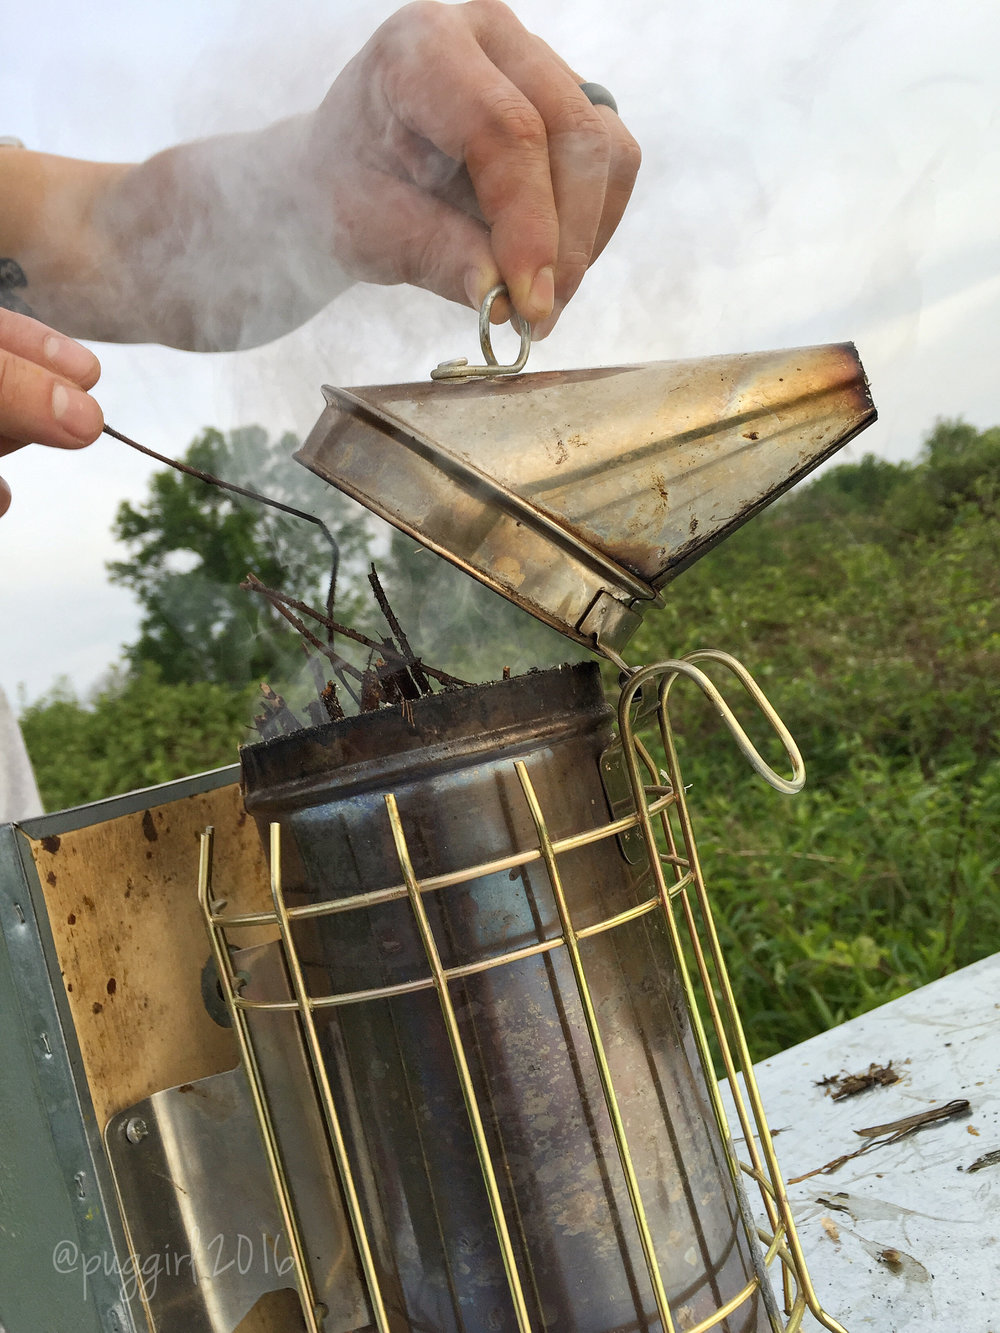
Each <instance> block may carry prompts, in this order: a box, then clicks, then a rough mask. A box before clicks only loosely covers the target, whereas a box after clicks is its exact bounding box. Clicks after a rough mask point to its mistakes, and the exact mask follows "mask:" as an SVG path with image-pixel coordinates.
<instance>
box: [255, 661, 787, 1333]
mask: <svg viewBox="0 0 1000 1333" xmlns="http://www.w3.org/2000/svg"><path fill="white" fill-rule="evenodd" d="M610 738H611V711H610V709H609V708H608V707H607V705H606V703H605V701H604V698H603V695H602V691H601V686H600V677H599V673H598V670H597V667H596V666H595V665H594V664H593V663H586V664H583V665H580V666H574V667H571V668H570V667H564V668H561V669H557V670H553V671H546V672H532V673H529V674H528V675H526V676H522V677H518V678H515V679H513V680H507V681H501V682H498V683H496V684H492V685H483V686H474V687H469V688H467V689H464V690H456V691H449V692H446V693H443V694H438V695H433V696H427V697H424V698H421V699H418V700H416V701H415V702H414V703H413V706H412V716H408V715H406V714H404V713H403V712H402V711H400V710H398V709H397V710H389V709H384V710H382V711H380V712H378V713H375V714H363V715H359V716H357V717H350V718H347V719H345V720H343V721H340V722H337V723H331V724H330V725H328V726H322V727H317V728H314V729H312V730H310V731H307V732H300V733H298V734H295V735H292V736H287V737H280V738H276V739H274V740H270V741H266V742H262V743H260V744H257V745H253V746H249V747H247V748H246V749H244V750H243V752H242V760H243V774H244V783H245V788H246V804H247V808H248V810H249V811H250V813H251V814H252V815H253V816H254V817H255V819H256V820H257V821H258V822H259V823H260V825H261V827H262V829H263V828H266V827H267V826H268V825H269V824H270V823H271V822H272V821H277V822H279V823H280V824H281V826H282V834H283V837H282V846H283V857H282V859H283V862H284V864H283V868H282V869H283V881H284V889H285V892H286V896H288V897H289V898H290V899H291V900H292V901H295V902H300V903H314V902H320V901H330V900H338V899H344V898H348V897H351V896H353V895H361V894H365V895H371V894H378V892H379V891H380V890H384V889H387V888H390V887H391V886H394V885H400V884H401V883H402V879H403V875H402V871H401V862H400V859H399V855H398V853H397V850H396V843H395V841H394V838H393V835H392V829H391V826H390V820H389V816H388V813H387V803H386V795H387V794H388V793H392V794H393V795H394V796H395V800H396V802H397V804H398V810H399V817H400V824H401V827H402V830H403V833H404V834H405V839H406V845H407V849H408V854H409V858H410V859H411V861H412V866H413V871H414V874H415V876H416V879H417V880H418V881H420V882H423V881H426V880H427V879H429V878H432V877H440V876H447V875H455V876H456V877H457V878H458V879H459V881H460V882H457V883H455V882H453V883H451V885H450V886H447V887H438V888H433V887H431V888H426V887H425V889H424V891H423V892H422V894H421V900H422V902H423V904H424V908H425V910H426V913H427V917H428V920H429V923H430V927H431V930H432V933H433V936H434V939H435V942H436V947H437V950H438V951H439V952H440V956H441V963H442V965H443V967H444V969H445V970H447V971H449V973H450V976H449V980H448V983H447V989H448V991H449V994H450V997H451V999H452V1001H453V1004H454V1008H455V1013H456V1016H457V1020H458V1027H459V1031H460V1036H461V1045H462V1048H463V1050H464V1053H465V1057H466V1059H467V1061H468V1067H469V1071H470V1075H471V1081H472V1085H473V1087H474V1095H475V1101H476V1104H477V1106H478V1108H479V1111H480V1113H481V1116H482V1122H483V1128H484V1135H485V1147H486V1149H487V1151H488V1156H489V1159H490V1161H491V1162H492V1164H493V1167H494V1172H495V1179H496V1182H497V1187H498V1190H499V1195H500V1199H501V1202H502V1213H503V1220H504V1224H505V1226H506V1230H507V1232H508V1233H509V1236H510V1240H511V1245H512V1248H513V1253H514V1256H515V1258H516V1270H517V1277H518V1281H519V1284H520V1286H521V1288H522V1290H523V1293H524V1299H525V1302H526V1306H527V1313H528V1318H529V1320H530V1327H531V1328H536V1329H540V1328H542V1327H547V1328H553V1329H565V1330H567V1333H569V1331H570V1330H572V1333H611V1330H628V1329H656V1328H659V1327H661V1323H660V1320H659V1317H658V1315H657V1307H656V1303H655V1299H654V1296H653V1289H652V1282H651V1278H650V1276H649V1272H648V1265H647V1263H646V1261H645V1259H644V1255H643V1250H642V1247H641V1244H640V1241H639V1238H638V1231H637V1225H636V1221H635V1218H634V1210H633V1205H632V1202H631V1201H630V1197H629V1193H628V1191H627V1188H626V1182H625V1173H624V1169H623V1166H622V1162H621V1160H620V1153H619V1151H618V1148H617V1147H616V1141H615V1137H614V1135H613V1133H612V1127H611V1119H610V1115H609V1110H608V1105H607V1102H606V1097H605V1095H604V1091H603V1089H602V1083H601V1080H600V1078H599V1075H598V1065H597V1059H596V1057H595V1051H594V1048H593V1047H592V1044H591V1040H590V1036H589V1034H588V1028H587V1025H586V1023H585V1017H584V1008H583V1002H582V1000H581V992H580V990H579V988H578V984H577V977H576V976H575V975H574V971H573V969H572V967H571V963H570V958H569V955H568V951H567V948H566V947H565V946H564V944H563V943H561V938H562V929H561V924H560V916H559V913H558V911H557V905H556V901H555V897H554V894H553V889H552V884H551V882H550V877H549V875H548V873H547V871H546V868H545V861H544V859H543V858H541V857H539V855H538V849H539V833H538V830H537V827H536V822H535V821H534V820H533V818H532V813H531V810H530V808H529V805H528V801H527V799H526V796H525V791H524V789H523V784H522V783H521V782H520V781H519V779H518V775H517V772H516V770H515V761H516V760H521V761H523V763H524V764H525V766H526V769H527V773H528V775H529V777H530V781H531V785H532V786H533V788H534V791H535V793H536V795H537V798H538V802H539V804H540V806H541V809H542V812H543V814H544V817H545V821H546V823H547V825H548V829H549V832H550V834H551V837H552V838H553V839H554V840H556V842H557V843H558V841H559V840H560V839H564V838H566V837H569V836H571V835H576V834H581V833H585V832H587V831H589V830H596V829H599V828H601V827H602V826H607V825H608V824H609V823H610V822H611V814H610V812H609V808H608V802H607V798H606V796H605V791H604V788H603V785H602V781H601V771H600V761H601V756H602V753H603V752H604V750H605V748H606V747H607V745H608V743H609V740H610ZM517 854H523V859H522V861H521V862H519V863H518V864H515V865H513V866H512V867H510V868H506V869H504V870H502V871H499V872H496V873H492V874H485V875H480V876H478V877H476V878H474V879H472V880H468V879H466V880H464V882H463V881H462V877H461V875H460V874H458V873H457V872H461V871H462V870H463V869H464V868H468V867H476V866H480V865H482V864H483V863H486V862H490V861H494V860H501V859H503V858H508V857H511V856H515V855H517ZM532 854H533V855H532ZM558 867H559V871H560V872H561V874H560V877H561V880H562V884H563V888H564V892H565V899H566V904H567V906H568V909H569V911H570V913H571V915H572V919H573V924H574V927H575V929H576V931H578V932H584V938H582V939H581V940H580V957H581V960H582V963H583V965H584V968H585V972H586V977H587V983H588V987H589V992H590V998H591V999H592V1001H593V1005H594V1008H595V1011H596V1015H597V1020H598V1025H599V1029H600V1035H601V1038H602V1043H603V1047H604V1050H605V1052H606V1057H607V1062H608V1066H609V1069H610V1074H611V1078H612V1081H613V1086H614V1089H615V1093H616V1097H617V1102H618V1107H619V1110H620V1113H621V1118H622V1123H623V1126H624V1130H625V1134H626V1136H627V1142H628V1150H629V1153H630V1155H631V1160H632V1164H633V1167H634V1171H635V1178H636V1180H637V1181H638V1185H639V1191H640V1195H641V1200H642V1207H643V1210H644V1212H645V1215H646V1219H647V1221H648V1226H649V1233H650V1235H651V1237H652V1241H653V1246H654V1249H655V1253H656V1258H657V1262H658V1265H659V1267H660V1270H661V1273H662V1280H663V1284H664V1287H665V1289H666V1295H667V1297H668V1299H669V1306H670V1309H671V1311H672V1312H673V1314H674V1318H675V1321H676V1326H677V1327H678V1328H679V1329H683V1328H692V1327H694V1326H696V1325H698V1324H699V1323H700V1321H702V1320H706V1319H711V1317H712V1315H713V1314H714V1313H715V1312H717V1311H718V1310H720V1308H721V1307H723V1306H724V1305H725V1304H726V1302H727V1301H729V1300H731V1299H732V1298H734V1297H735V1296H736V1295H737V1294H738V1293H739V1292H740V1290H741V1289H743V1288H744V1287H745V1286H746V1284H747V1283H748V1282H750V1281H751V1280H752V1279H753V1278H754V1277H755V1276H759V1274H760V1271H761V1270H760V1267H759V1257H758V1256H757V1255H756V1254H751V1253H750V1252H749V1248H748V1242H747V1240H746V1233H745V1231H744V1228H743V1226H742V1225H741V1219H740V1196H739V1194H738V1190H737V1187H736V1186H735V1185H734V1181H733V1172H732V1170H731V1169H730V1166H729V1164H728V1161H727V1156H726V1150H725V1148H724V1146H723V1142H722V1139H721V1136H720V1132H719V1130H718V1128H717V1125H716V1122H715V1119H714V1117H713V1114H712V1110H711V1106H710V1102H709V1097H708V1093H707V1090H706V1086H705V1081H704V1077H703V1074H702V1071H701V1067H700V1065H699V1062H698V1057H697V1053H696V1050H695V1046H694V1042H693V1039H692V1036H691V1032H690V1028H689V1022H688V1016H687V1011H686V1009H685V1005H684V999H683V994H682V991H681V987H680V984H679V980H678V977H677V974H676V971H675V967H674V962H673V959H672V957H671V950H670V945H669V942H668V939H667V935H666V931H665V929H664V927H663V921H662V917H661V915H660V912H659V911H658V910H657V911H654V912H646V913H645V914H644V915H642V916H641V917H638V918H633V919H631V920H628V921H625V922H622V923H619V924H616V925H615V926H614V927H613V928H611V929H607V930H603V931H596V932H594V933H590V934H586V929H587V927H590V926H596V925H598V923H600V922H602V921H607V920H608V919H609V918H612V917H615V916H617V915H618V914H621V913H622V912H624V911H626V909H628V908H630V907H633V906H635V905H636V904H639V903H640V902H642V901H643V900H644V899H647V900H648V898H649V896H650V892H651V890H650V881H649V877H648V875H647V873H646V871H645V870H644V867H643V865H642V864H641V862H640V863H639V864H637V865H630V864H629V863H628V862H627V861H626V859H625V857H624V856H623V854H622V852H621V849H620V847H619V844H618V842H617V840H616V838H615V837H614V836H613V835H612V836H605V837H603V838H599V839H596V840H593V841H591V842H590V844H589V845H585V846H578V847H575V848H571V849H569V850H566V851H563V852H562V853H561V854H560V855H559V856H558ZM294 931H295V943H296V946H297V949H298V952H299V954H300V956H301V958H302V962H303V966H304V970H305V974H306V976H307V978H308V983H309V991H310V994H311V995H312V996H320V995H341V994H344V993H353V992H357V991H372V990H380V989H381V988H385V987H397V986H400V985H405V984H407V983H414V982H419V981H421V980H423V981H424V982H425V983H426V984H425V985H424V986H423V987H422V988H421V989H417V990H411V991H408V992H406V993H402V994H398V993H397V994H395V995H388V996H386V995H377V996H375V997H374V998H370V999H367V1000H364V1001H362V1002H352V1003H350V1004H345V1005H340V1006H326V1007H316V1008H315V1009H314V1010H313V1014H314V1018H315V1019H316V1021H317V1023H318V1024H319V1028H320V1035H321V1041H322V1046H323V1051H324V1058H325V1060H326V1062H327V1067H328V1070H329V1072H330V1075H331V1083H332V1088H333V1096H334V1100H335V1102H336V1105H337V1111H338V1115H339V1118H340V1121H341V1123H342V1125H343V1126H344V1130H345V1135H346V1139H347V1148H348V1156H349V1159H350V1163H351V1169H352V1174H353V1176H354V1178H355V1181H356V1183H357V1187H358V1191H359V1194H360V1196H361V1204H362V1212H363V1214H364V1216H365V1218H366V1219H367V1220H366V1225H367V1227H368V1231H369V1240H370V1243H371V1247H372V1251H373V1255H374V1262H375V1268H376V1269H377V1272H378V1283H379V1286H380V1288H381V1291H382V1296H383V1299H384V1302H385V1306H386V1309H387V1312H388V1316H389V1320H390V1323H391V1325H392V1327H393V1328H398V1329H400V1330H402V1329H404V1328H405V1329H407V1330H409V1329H421V1330H434V1331H435V1333H451V1331H452V1330H456V1331H457V1330H465V1331H466V1333H500V1331H502V1330H508V1329H510V1330H513V1329H515V1328H516V1327H517V1324H516V1322H515V1315H514V1305H513V1302H512V1298H511V1295H510V1290H509V1283H508V1279H507V1276H506V1275H505V1268H504V1264H503V1262H502V1258H501V1253H502V1252H501V1249H500V1245H499V1243H498V1239H497V1237H498V1229H497V1226H496V1224H495V1222H494V1217H493V1214H492V1212H491V1206H490V1200H489V1197H488V1193H487V1187H486V1184H485V1183H484V1172H483V1170H482V1168H481V1165H480V1157H479V1154H478V1153H477V1146H476V1142H475V1140H474V1136H473V1132H472V1130H471V1128H470V1123H471V1122H470V1115H469V1111H468V1108H467V1104H466V1099H465V1097H464V1096H463V1091H462V1088H461V1086H460V1081H459V1075H458V1073H457V1069H456V1061H455V1058H454V1057H453V1048H452V1045H451V1044H450V1042H449V1037H448V1033H447V1030H446V1025H445V1021H444V1018H443V1011H442V1005H441V1003H440V1001H439V998H438V994H437V992H436V991H435V990H434V989H433V987H432V986H431V985H430V982H429V980H428V979H429V977H430V968H429V965H428V954H427V952H426V949H425V945H424V943H423V942H422V938H421V935H420V932H419V930H418V925H417V921H416V917H415V915H414V911H413V909H412V908H411V904H410V901H409V899H408V898H407V897H406V896H405V895H400V896H397V897H396V898H395V899H393V900H391V901H384V899H382V900H379V901H377V902H375V903H373V904H366V905H364V906H362V907H360V908H353V909H352V910H349V911H344V912H339V913H337V914H335V915H325V916H317V917H312V918H306V917H296V918H295V926H294ZM544 942H549V943H550V947H548V948H543V949H542V950H537V949H535V951H533V952H529V953H528V955H527V956H524V951H525V950H531V949H532V947H533V946H537V945H539V944H541V943H544ZM511 955H513V957H511ZM490 962H492V963H493V964H494V965H492V966H484V964H487V963H490ZM456 969H457V970H459V972H460V974H459V975H457V976H456V975H455V970H456ZM305 1241H306V1245H307V1248H308V1246H309V1236H308V1235H306V1236H305ZM763 1286H764V1288H766V1287H767V1280H766V1278H765V1279H764V1281H763ZM713 1327H718V1328H720V1329H723V1330H728V1333H764V1331H765V1330H767V1329H769V1328H770V1327H771V1325H770V1323H769V1319H768V1312H767V1310H766V1309H765V1308H764V1301H763V1299H762V1297H761V1295H760V1293H759V1291H758V1292H755V1293H754V1294H752V1295H750V1296H748V1297H747V1299H745V1300H744V1301H743V1302H742V1303H741V1304H739V1305H738V1306H737V1308H736V1309H735V1310H734V1311H733V1312H732V1313H731V1314H729V1315H728V1316H727V1318H726V1319H725V1320H723V1321H721V1322H718V1323H717V1324H714V1325H713Z"/></svg>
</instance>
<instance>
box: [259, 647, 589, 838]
mask: <svg viewBox="0 0 1000 1333" xmlns="http://www.w3.org/2000/svg"><path fill="white" fill-rule="evenodd" d="M612 716H613V715H612V712H611V709H610V708H609V706H608V704H607V701H606V699H605V697H604V692H603V690H602V687H601V675H600V670H599V668H598V666H597V663H596V662H579V663H576V664H574V665H571V666H569V665H567V666H560V667H554V668H552V669H550V670H546V671H538V670H532V671H529V672H527V673H526V674H525V675H523V676H514V677H512V678H511V679H509V680H499V681H493V682H491V683H489V684H485V685H468V686H465V687H464V688H461V689H451V690H445V691H442V692H441V693H439V694H428V695H424V696H423V697H422V698H420V699H415V700H413V702H412V705H411V708H410V709H409V710H408V712H407V713H406V714H404V712H403V710H402V708H399V707H387V708H380V709H378V710H377V711H375V712H370V713H359V714H357V715H355V716H353V717H345V718H342V719H341V720H340V721H338V722H326V723H322V724H321V725H320V726H317V727H307V728H305V729H303V730H302V731H296V732H292V733H291V734H290V735H286V736H274V737H272V738H271V739H269V740H264V741H259V742H257V743H256V744H254V745H245V746H243V747H242V748H241V750H240V762H241V766H242V785H243V791H244V800H245V804H246V808H247V810H248V811H249V813H250V814H254V813H255V810H256V809H258V808H259V807H262V806H266V808H267V810H268V811H269V812H272V811H276V810H278V809H279V808H281V807H282V806H284V805H285V804H286V803H288V804H291V805H298V804H299V803H300V802H301V800H302V798H303V795H304V794H305V793H307V792H308V791H309V790H310V788H312V787H313V786H321V785H325V784H326V783H327V782H329V780H330V778H331V776H332V775H333V774H334V773H336V780H337V786H338V788H339V789H341V790H344V791H345V792H346V790H348V789H350V790H352V791H357V790H360V789H364V788H366V787H370V786H373V785H375V784H376V783H377V784H379V785H382V784H384V783H386V782H387V781H389V782H391V781H392V778H393V776H394V772H393V769H394V765H393V760H394V757H399V763H400V767H401V768H403V767H406V766H407V761H406V756H407V755H408V754H412V753H413V752H414V751H422V752H423V753H422V756H421V757H422V762H423V763H425V764H434V765H439V766H440V767H441V768H442V770H443V769H446V768H448V767H450V766H451V765H453V764H459V763H463V764H464V763H468V762H469V759H470V757H472V756H474V755H476V754H478V753H482V754H484V755H488V754H492V753H495V752H497V751H501V750H506V751H508V752H509V751H511V750H512V749H520V750H522V751H524V752H527V751H530V750H534V749H536V748H538V747H539V746H542V745H544V744H545V743H546V741H547V740H548V738H549V737H554V736H556V735H560V736H562V735H566V734H567V732H572V731H574V730H579V731H581V732H584V731H588V730H599V729H604V730H606V731H607V732H608V734H609V736H610V729H611V719H612ZM373 761H375V762H374V763H373ZM372 768H374V769H375V770H376V771H375V772H371V771H370V770H371V769H372ZM352 770H353V771H352Z"/></svg>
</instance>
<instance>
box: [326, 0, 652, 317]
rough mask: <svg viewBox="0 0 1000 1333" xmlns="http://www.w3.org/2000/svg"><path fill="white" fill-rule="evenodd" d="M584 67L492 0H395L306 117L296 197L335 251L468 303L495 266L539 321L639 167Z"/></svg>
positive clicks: (615, 218) (578, 269)
mask: <svg viewBox="0 0 1000 1333" xmlns="http://www.w3.org/2000/svg"><path fill="white" fill-rule="evenodd" d="M592 74H593V75H596V76H597V77H599V76H600V71H589V70H588V71H587V77H589V76H590V75H592ZM582 81H583V76H581V75H579V74H577V73H575V72H574V71H573V70H571V69H570V68H569V66H568V65H567V64H566V63H565V62H564V61H563V60H561V59H560V58H559V56H557V55H556V54H555V52H554V51H552V50H551V49H550V48H549V47H548V46H547V45H546V44H545V43H544V42H543V41H542V40H541V39H540V38H538V37H535V36H533V35H532V34H531V33H529V32H527V31H526V30H525V29H524V28H523V27H522V26H521V24H520V23H519V22H518V20H517V19H516V18H515V17H514V15H513V14H512V13H511V11H510V10H509V9H508V8H507V7H506V6H505V5H503V4H501V3H499V0H471V2H470V3H468V4H462V5H443V4H434V3H430V2H429V0H418V3H416V4H411V5H409V6H407V7H406V8H405V9H402V10H400V11H399V12H398V13H397V14H395V15H394V16H393V17H392V18H390V19H389V20H388V21H387V22H386V23H384V24H383V25H382V27H381V28H379V30H378V31H377V32H376V33H375V35H374V36H373V37H372V38H371V40H370V41H369V42H368V44H367V45H366V46H365V47H364V49H363V50H362V51H361V52H360V54H359V55H357V56H356V57H355V58H354V60H352V61H351V63H350V64H349V65H348V66H347V67H346V68H345V69H344V71H343V72H342V73H341V74H340V76H339V77H338V78H337V80H336V81H335V83H334V84H333V87H332V88H331V90H330V92H329V94H328V95H327V97H326V98H325V100H324V101H323V103H322V105H321V106H320V107H319V109H318V110H317V111H316V112H315V113H314V115H313V116H312V117H311V118H310V120H309V124H308V134H307V139H306V147H305V150H304V151H305V163H304V171H303V177H304V179H305V180H306V181H307V182H308V183H309V184H308V186H307V189H308V191H309V200H308V203H309V207H310V208H312V209H315V210H316V211H317V212H318V213H319V215H320V218H321V225H325V226H326V227H327V228H328V235H327V237H326V243H327V244H329V246H330V248H331V249H332V251H333V254H334V255H335V257H336V259H337V261H338V263H339V264H340V265H341V266H342V267H343V268H344V269H345V271H346V272H347V273H349V274H350V275H351V276H352V277H356V278H360V279H363V280H366V281H369V282H382V283H393V282H409V283H413V284H415V285H417V286H420V287H426V288H428V289H429V290H431V291H434V292H437V293H438V294H439V295H441V296H444V297H447V298H449V299H451V300H454V301H460V302H462V303H471V304H472V305H473V306H478V305H479V304H480V302H481V301H482V299H483V297H484V296H485V294H486V292H487V291H488V290H489V289H490V288H491V287H492V286H494V285H495V284H496V283H498V282H501V281H502V282H504V283H506V285H507V288H508V291H509V292H510V295H511V298H512V300H513V303H514V306H515V307H516V309H517V311H518V313H519V314H520V315H521V316H522V317H523V318H525V319H526V320H528V322H529V323H531V324H533V325H534V326H535V332H536V334H537V335H539V336H541V335H543V334H544V333H547V332H548V331H549V329H551V327H552V325H553V324H554V323H555V320H556V318H557V317H558V315H559V312H560V311H561V310H562V308H563V306H565V304H566V302H567V301H568V300H569V299H570V297H571V296H572V295H573V293H574V292H575V291H576V289H577V287H578V285H579V283H580V281H581V279H582V278H583V275H584V274H585V272H586V270H587V268H588V267H589V265H590V264H591V263H592V262H593V261H594V259H596V257H597V256H598V255H599V254H600V252H601V250H602V249H603V248H604V246H605V244H606V243H607V241H608V239H609V238H610V236H611V235H612V233H613V232H614V230H615V228H616V227H617V225H618V222H619V220H620V218H621V216H622V212H623V211H624V208H625V205H626V204H627V202H628V199H629V195H630V194H631V191H632V186H633V183H634V181H635V176H636V172H637V170H638V167H639V157H640V154H639V148H638V145H637V144H636V142H635V140H634V139H633V138H632V136H631V135H630V134H629V133H628V131H627V130H626V129H625V127H624V125H623V124H622V122H621V121H620V120H619V118H618V116H617V115H616V114H615V113H614V112H613V111H612V110H610V108H608V107H595V106H592V105H591V103H590V102H589V100H588V99H587V97H586V96H585V94H584V93H583V92H582V91H581V90H580V87H579V85H580V83H581V82H582ZM315 187H318V189H317V191H316V193H313V192H312V190H313V188H315ZM324 212H325V217H323V214H324ZM505 307H506V303H505V302H497V303H496V306H495V307H494V318H495V319H497V320H500V319H502V318H504V317H506V316H507V315H509V313H510V312H509V309H506V308H505Z"/></svg>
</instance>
